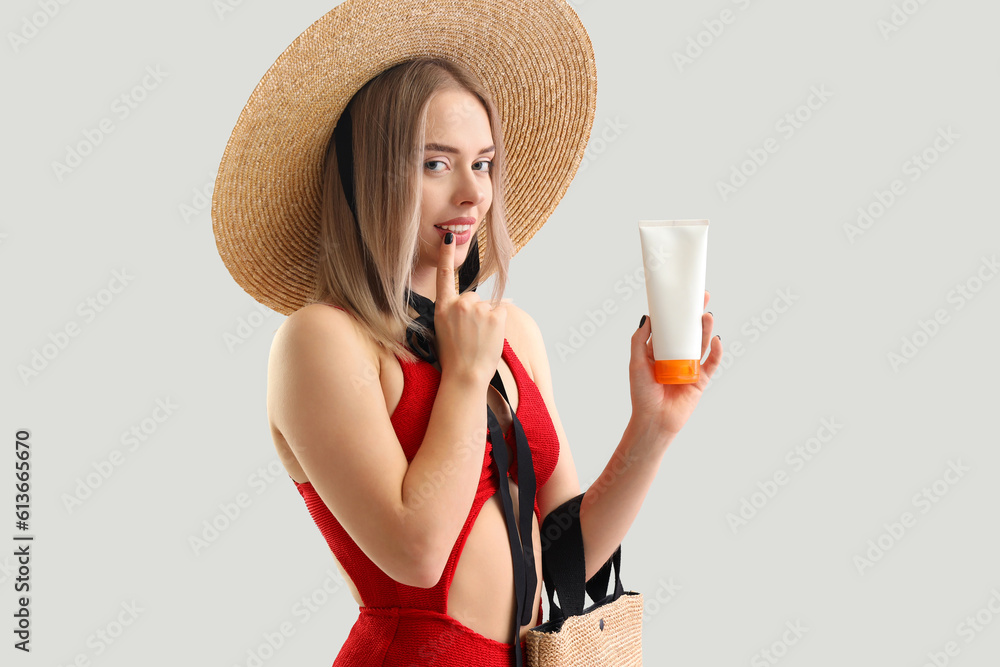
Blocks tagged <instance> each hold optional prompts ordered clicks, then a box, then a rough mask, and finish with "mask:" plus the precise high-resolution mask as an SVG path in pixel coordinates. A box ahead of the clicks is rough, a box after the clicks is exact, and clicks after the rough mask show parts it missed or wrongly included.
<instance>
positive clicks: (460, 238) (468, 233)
mask: <svg viewBox="0 0 1000 667" xmlns="http://www.w3.org/2000/svg"><path fill="white" fill-rule="evenodd" d="M475 224H476V219H475V218H454V219H452V220H449V221H448V222H442V223H441V225H444V226H448V227H453V226H454V227H459V228H461V227H463V226H464V227H467V228H466V229H465V231H459V230H456V229H450V230H449V229H442V227H441V226H439V225H434V229H436V230H437V232H438V234H440V235H441V236H444V235H445V234H447V233H448V232H449V231H450V232H452V233H453V234H454V235H455V243H456V244H457V245H463V244H465V243H468V242H469V239H471V238H472V229H473V227H474V226H475Z"/></svg>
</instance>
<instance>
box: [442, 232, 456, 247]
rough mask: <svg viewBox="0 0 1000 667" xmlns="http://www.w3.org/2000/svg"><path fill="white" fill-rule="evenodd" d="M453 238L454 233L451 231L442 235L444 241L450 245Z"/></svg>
mask: <svg viewBox="0 0 1000 667" xmlns="http://www.w3.org/2000/svg"><path fill="white" fill-rule="evenodd" d="M454 240H455V235H454V234H452V233H451V232H448V233H447V234H445V235H444V242H445V243H447V244H448V245H451V242H452V241H454Z"/></svg>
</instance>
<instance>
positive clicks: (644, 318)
mask: <svg viewBox="0 0 1000 667" xmlns="http://www.w3.org/2000/svg"><path fill="white" fill-rule="evenodd" d="M645 323H646V316H645V315H643V316H642V319H641V320H639V328H640V329H641V328H642V325H643V324H645Z"/></svg>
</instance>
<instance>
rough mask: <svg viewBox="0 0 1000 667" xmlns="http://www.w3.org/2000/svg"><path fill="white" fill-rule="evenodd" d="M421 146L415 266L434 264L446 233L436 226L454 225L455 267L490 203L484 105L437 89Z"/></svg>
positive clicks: (470, 97)
mask: <svg viewBox="0 0 1000 667" xmlns="http://www.w3.org/2000/svg"><path fill="white" fill-rule="evenodd" d="M424 144H425V147H424V160H423V165H422V171H423V197H422V199H421V202H420V236H419V244H420V264H421V265H423V266H425V267H426V266H431V267H436V266H437V256H438V249H439V248H440V245H441V243H442V241H441V239H442V238H443V237H444V235H445V233H446V231H447V230H445V229H442V228H441V227H442V226H449V227H454V228H453V229H452V230H451V231H452V233H454V234H455V241H454V243H456V244H457V245H456V246H455V268H456V269H457V268H458V267H459V266H461V265H462V262H464V261H465V258H466V257H467V256H468V254H469V245H470V242H471V240H472V239H473V238H475V234H476V232H477V231H478V229H479V227H480V225H482V224H483V220H484V218H485V217H486V213H487V211H489V209H490V204H491V203H492V202H493V187H492V180H491V176H490V170H491V169H492V159H493V156H494V153H495V151H494V149H493V134H492V132H491V131H490V122H489V117H488V116H487V115H486V109H485V108H484V107H483V105H482V103H481V102H480V101H479V100H478V99H477V98H476V97H475V96H474V95H472V94H471V93H469V92H466V91H464V90H461V91H459V90H443V91H441V92H439V93H437V94H436V95H435V96H434V97H433V98H431V101H430V105H429V107H428V109H427V133H426V136H425V141H424ZM456 218H467V219H465V220H455V219H456Z"/></svg>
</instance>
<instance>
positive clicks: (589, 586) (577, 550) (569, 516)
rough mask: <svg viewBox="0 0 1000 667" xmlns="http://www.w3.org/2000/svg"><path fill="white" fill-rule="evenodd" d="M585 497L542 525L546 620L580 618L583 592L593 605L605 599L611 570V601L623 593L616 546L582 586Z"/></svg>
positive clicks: (559, 509) (570, 502)
mask: <svg viewBox="0 0 1000 667" xmlns="http://www.w3.org/2000/svg"><path fill="white" fill-rule="evenodd" d="M585 494H586V492H584V493H581V494H580V495H578V496H576V497H574V498H570V499H569V500H567V501H566V502H564V503H563V504H562V505H560V506H559V507H557V508H555V509H554V510H552V511H551V512H549V514H548V515H547V516H546V517H545V521H544V522H543V523H542V527H541V531H540V532H541V548H542V580H543V581H544V582H545V589H546V590H547V591H548V596H549V617H550V620H552V621H556V620H561V619H565V618H568V617H570V616H579V615H580V614H582V613H583V605H584V602H585V600H584V597H583V594H584V590H586V592H587V595H589V596H590V599H591V600H593V601H594V603H597V602H599V601H601V600H602V599H603V598H605V597H606V596H607V591H608V580H609V579H610V576H611V568H612V567H614V570H615V589H614V592H613V594H612V595H613V597H612V601H614V600H617V599H618V598H619V597H621V596H622V595H623V594H624V592H625V589H624V588H623V587H622V580H621V553H622V546H621V545H620V544H619V545H618V548H617V549H615V553H614V554H613V555H612V556H611V558H609V559H608V561H607V562H606V563H604V565H602V566H601V569H599V570H598V571H597V573H596V574H594V576H593V577H591V578H590V580H589V581H586V583H584V577H585V576H586V574H587V567H586V558H585V556H584V551H583V549H584V547H583V530H582V529H581V527H580V505H581V504H582V502H583V497H584V495H585ZM556 591H558V592H559V602H560V603H561V605H562V606H561V607H559V606H557V605H556V603H555V599H554V598H555V593H556Z"/></svg>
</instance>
